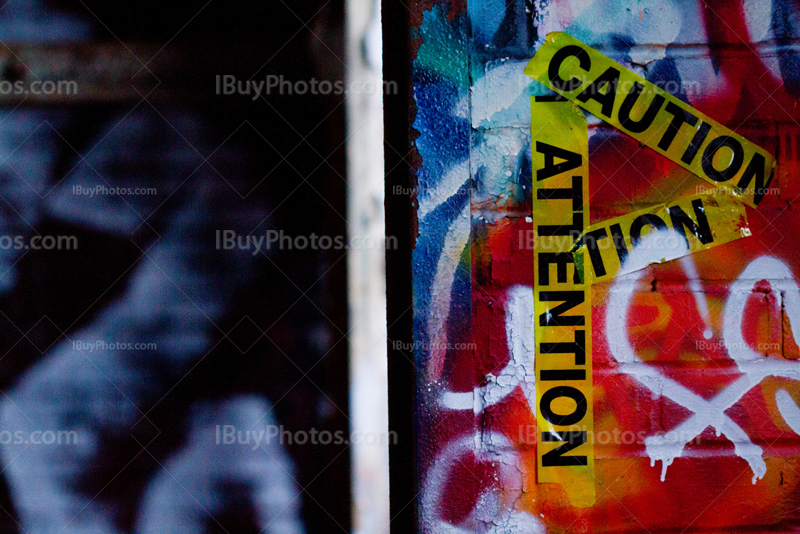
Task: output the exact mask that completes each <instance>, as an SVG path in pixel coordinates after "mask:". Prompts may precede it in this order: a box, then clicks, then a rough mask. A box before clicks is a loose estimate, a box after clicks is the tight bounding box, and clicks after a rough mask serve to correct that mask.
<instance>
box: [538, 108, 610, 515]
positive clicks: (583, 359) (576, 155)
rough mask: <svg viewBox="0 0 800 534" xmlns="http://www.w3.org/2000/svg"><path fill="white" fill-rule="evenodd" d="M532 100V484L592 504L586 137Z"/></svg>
mask: <svg viewBox="0 0 800 534" xmlns="http://www.w3.org/2000/svg"><path fill="white" fill-rule="evenodd" d="M539 99H540V100H539V101H536V97H534V98H533V99H531V118H532V121H531V124H532V126H531V144H532V150H533V160H532V161H533V210H532V211H533V229H534V261H533V265H534V309H535V314H534V320H535V337H536V359H535V362H536V363H535V372H536V422H537V447H536V454H537V461H538V468H537V473H538V476H537V479H538V481H539V482H543V483H557V484H560V485H561V486H562V487H563V489H564V491H565V492H566V494H567V496H568V498H569V500H570V503H571V504H572V505H573V506H576V507H582V508H584V507H587V506H591V505H592V504H593V503H594V501H595V477H594V474H593V471H594V449H593V444H592V441H593V440H592V437H593V429H594V412H593V406H592V334H591V332H592V298H591V285H590V284H589V280H587V279H586V276H585V273H584V270H585V263H586V260H585V257H586V254H584V253H583V251H581V250H578V251H575V252H574V253H573V252H572V249H573V248H574V247H575V246H576V244H580V242H579V237H580V236H581V235H582V234H583V233H584V232H585V231H586V230H587V227H588V224H589V204H588V200H589V187H588V186H589V132H588V125H587V122H586V117H585V116H584V115H583V112H581V111H580V110H579V109H578V108H576V107H575V106H574V105H572V104H571V103H570V102H568V101H566V100H563V99H560V100H555V101H554V100H553V99H552V98H542V97H539Z"/></svg>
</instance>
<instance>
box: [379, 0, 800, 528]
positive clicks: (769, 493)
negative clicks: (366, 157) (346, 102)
mask: <svg viewBox="0 0 800 534" xmlns="http://www.w3.org/2000/svg"><path fill="white" fill-rule="evenodd" d="M409 16H410V20H411V25H412V27H413V28H414V29H413V31H412V35H411V39H412V43H413V46H414V50H415V57H414V59H413V63H412V81H413V107H414V109H413V117H414V118H413V128H414V132H413V139H414V140H413V142H412V144H411V148H412V150H413V151H415V152H416V155H417V158H416V159H415V161H416V167H415V173H414V174H415V179H416V189H415V191H414V192H413V194H414V195H415V199H416V201H417V203H418V208H417V224H418V232H419V233H418V237H417V241H416V246H415V249H414V258H413V262H412V265H413V270H414V284H413V290H414V295H413V296H414V362H415V364H416V368H417V407H416V408H417V409H416V415H415V417H416V420H417V425H416V426H417V429H418V434H417V436H416V438H415V439H416V455H417V460H418V463H417V465H418V476H419V481H420V482H419V484H420V488H418V489H419V490H420V494H419V497H418V499H419V500H418V505H419V525H420V530H421V531H423V532H431V533H440V532H449V533H462V532H463V533H466V532H481V533H484V532H487V533H488V532H497V533H500V532H503V533H505V532H509V533H510V532H520V533H531V532H564V531H570V532H573V531H574V532H601V531H609V532H611V531H614V532H619V531H630V532H642V531H649V532H683V531H684V530H687V529H688V530H692V531H698V532H711V531H719V530H725V529H731V528H739V529H741V530H742V531H747V532H762V531H794V530H795V529H797V530H800V516H798V513H797V509H798V506H797V503H798V502H799V501H800V408H798V403H800V362H797V361H796V360H797V359H798V357H799V356H800V350H799V349H798V339H800V334H795V333H794V332H793V330H794V329H798V330H799V331H800V322H798V321H800V306H798V304H800V289H798V286H800V282H798V276H800V255H798V252H799V251H800V247H798V245H797V242H798V241H797V238H796V232H797V231H798V230H800V216H799V215H798V213H799V212H798V210H797V208H796V203H797V201H798V199H799V198H800V186H798V185H797V184H798V182H797V174H798V173H797V170H798V169H797V167H798V153H799V152H800V141H798V130H799V129H800V111H799V110H798V108H797V104H798V100H799V99H800V55H798V54H800V46H798V40H797V39H798V37H800V4H798V3H797V2H790V1H786V0H773V1H770V0H766V1H738V0H730V1H721V0H717V1H713V2H690V1H686V2H641V3H633V2H619V1H611V2H599V1H597V2H580V3H579V2H567V1H559V0H553V1H549V2H544V1H540V0H535V1H530V0H529V1H524V0H516V1H515V0H510V1H507V2H500V1H495V0H468V1H467V2H466V3H463V2H455V1H453V2H432V1H427V2H416V3H415V4H414V5H412V6H411V12H410V15H409ZM551 31H563V32H567V33H569V34H570V35H572V36H573V37H575V38H577V39H580V40H581V41H583V42H584V43H586V44H588V45H590V46H592V47H594V48H596V49H598V50H600V51H602V52H603V53H604V54H606V55H608V56H609V57H611V58H612V59H614V60H615V61H617V62H619V63H621V64H622V65H624V66H625V67H627V68H629V69H631V70H633V71H635V72H637V73H638V74H640V75H641V76H644V77H646V78H647V79H648V80H650V81H652V82H654V83H657V84H658V85H659V86H661V87H662V88H664V89H665V90H667V91H668V92H670V93H672V94H674V95H675V96H677V97H678V98H680V99H681V100H683V101H685V102H687V103H688V104H690V105H691V106H693V107H694V108H696V109H697V110H699V111H701V112H703V113H705V114H707V115H709V116H710V117H712V118H714V119H715V120H717V121H718V122H720V123H722V124H724V125H726V126H728V127H729V128H731V129H733V130H734V131H735V132H737V133H739V134H740V135H743V136H744V137H746V138H747V139H749V140H750V141H752V142H754V143H756V144H758V145H759V146H761V147H763V148H764V149H766V150H768V151H769V152H770V153H771V154H773V155H774V156H775V157H776V158H777V161H778V166H777V170H776V173H775V179H774V180H773V182H772V184H771V185H770V186H769V187H770V191H769V193H768V195H767V197H766V198H765V200H764V201H763V202H762V203H761V204H760V205H759V207H758V209H752V208H747V216H748V219H749V223H750V228H751V231H752V236H751V237H747V238H744V239H739V240H737V241H734V242H732V243H728V244H726V245H722V246H719V247H716V248H714V249H711V250H708V251H704V252H699V253H695V254H692V255H690V256H687V257H686V258H683V259H681V260H675V261H671V262H667V263H664V264H662V265H657V266H650V267H648V268H646V269H643V270H640V271H637V272H635V273H633V274H632V275H629V276H627V277H624V278H622V277H620V278H617V279H614V280H611V281H609V282H605V283H601V284H598V285H596V286H594V287H593V289H592V328H591V331H592V343H593V350H592V361H593V377H592V380H593V387H594V390H593V398H592V403H593V409H594V429H593V430H594V434H593V437H594V457H595V465H594V472H593V475H594V479H595V480H594V493H595V500H594V503H593V505H591V506H589V507H579V506H576V505H575V503H574V502H572V501H571V499H570V494H569V492H567V491H565V489H564V485H562V484H552V483H551V484H541V483H537V476H536V475H537V473H536V446H537V445H536V435H537V431H536V416H535V414H536V411H535V403H536V375H535V373H534V352H535V350H534V314H533V291H532V289H531V288H532V285H533V283H534V276H533V275H534V273H533V250H532V241H531V239H530V236H531V230H532V228H533V226H532V219H531V216H532V214H531V211H532V202H533V201H532V200H531V181H532V176H531V175H532V168H531V165H532V164H531V134H530V131H531V128H532V127H535V126H536V116H534V117H533V118H531V115H530V106H531V104H530V98H531V96H533V95H537V94H541V95H543V94H547V93H548V90H547V89H546V88H544V87H543V86H541V85H539V84H538V83H536V82H533V81H532V80H531V79H530V78H528V77H527V76H525V75H524V74H523V72H522V71H523V68H524V67H525V65H526V63H527V62H528V60H529V59H530V58H531V57H532V56H533V54H534V53H535V52H536V51H537V50H538V49H539V47H540V46H541V44H542V43H543V41H544V38H545V35H546V34H547V33H548V32H551ZM587 117H588V121H589V154H590V157H589V188H590V194H589V198H588V202H589V213H590V218H591V222H597V221H602V220H604V219H607V218H610V217H615V216H619V215H622V214H625V213H629V212H632V211H636V210H640V209H644V208H647V207H650V206H653V205H657V204H661V203H664V202H666V201H668V200H669V199H673V198H680V197H682V196H687V195H691V194H695V193H697V192H698V191H699V190H701V189H703V188H706V187H707V183H706V182H704V181H702V180H701V179H700V178H697V177H695V176H692V175H690V174H688V173H687V172H686V171H684V170H683V169H681V168H680V167H678V166H677V165H675V164H674V163H672V162H671V161H669V160H668V159H666V158H665V157H663V156H661V155H659V154H656V153H655V152H653V151H650V150H648V149H646V147H645V148H643V147H642V146H641V145H639V143H637V142H636V141H634V140H632V139H631V138H630V137H628V136H626V135H625V134H623V133H621V132H619V131H617V130H615V129H614V128H613V127H611V126H609V125H607V124H605V123H603V122H602V121H600V120H599V119H597V118H595V117H593V116H591V115H588V116H587ZM532 121H533V125H532V124H531V122H532ZM397 194H407V193H406V192H405V191H402V190H398V193H397ZM796 335H797V336H798V338H795V336H796ZM390 341H391V340H390ZM634 360H635V363H636V364H637V365H638V367H636V366H633V367H631V366H627V367H623V366H622V365H621V364H620V362H622V361H634ZM746 361H752V362H754V365H756V367H753V366H752V365H751V366H748V365H746V364H745V363H744V362H746ZM795 365H796V366H797V370H795ZM646 376H651V377H655V378H652V379H647V378H646ZM665 384H671V385H672V386H674V387H671V386H670V387H664V386H665ZM675 391H678V392H679V393H678V394H676V393H675ZM692 399H694V400H692ZM697 399H699V400H697ZM717 430H719V431H717ZM659 436H660V437H661V438H663V439H664V440H667V439H672V437H675V438H676V439H677V440H678V445H675V444H674V443H672V444H671V443H664V442H663V441H659ZM683 442H686V444H685V445H684V446H683V447H681V446H680V445H681V444H683ZM566 483H568V482H566Z"/></svg>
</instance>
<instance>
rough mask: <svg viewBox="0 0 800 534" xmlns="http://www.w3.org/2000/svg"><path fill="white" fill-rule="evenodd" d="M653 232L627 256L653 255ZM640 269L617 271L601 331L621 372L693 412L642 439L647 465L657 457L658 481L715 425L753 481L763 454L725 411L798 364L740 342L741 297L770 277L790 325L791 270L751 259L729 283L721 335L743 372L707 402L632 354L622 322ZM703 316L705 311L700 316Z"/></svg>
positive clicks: (796, 372)
mask: <svg viewBox="0 0 800 534" xmlns="http://www.w3.org/2000/svg"><path fill="white" fill-rule="evenodd" d="M664 233H667V234H669V233H673V234H674V231H672V230H669V231H666V232H664ZM656 235H657V234H656V233H655V232H653V233H651V234H649V235H648V236H647V237H646V238H645V239H644V240H643V241H642V243H641V246H639V247H637V248H635V249H634V250H633V251H632V253H631V255H630V258H629V261H631V263H633V264H634V265H646V264H648V263H652V262H654V261H657V260H658V256H659V255H660V254H661V252H659V251H658V250H657V249H655V248H654V247H653V246H648V241H651V240H654V239H655V236H656ZM683 265H685V263H683ZM642 274H643V271H635V272H632V273H629V274H627V275H624V276H620V277H618V278H617V280H616V281H615V283H614V285H613V287H612V290H611V292H610V296H609V301H608V305H607V308H606V329H607V331H606V335H607V339H608V344H609V349H610V351H611V354H612V355H613V356H614V358H615V359H616V360H617V361H618V362H619V364H620V371H621V372H623V373H626V374H629V375H631V376H633V377H634V378H636V380H638V381H639V382H640V383H642V384H643V385H644V386H645V387H647V388H648V389H649V390H650V391H651V392H652V393H653V394H654V395H658V396H661V395H663V396H665V397H667V398H669V399H670V400H672V401H674V402H677V403H678V404H680V405H681V406H684V407H685V408H688V409H689V410H691V411H692V412H693V415H692V416H691V417H689V418H688V419H687V420H686V421H684V422H683V423H681V424H680V425H678V426H677V427H676V428H675V429H673V430H672V431H670V432H669V433H668V434H666V435H659V436H651V437H649V438H647V439H646V440H645V446H646V448H647V454H648V455H649V456H650V460H651V465H655V462H656V461H657V460H661V462H662V470H661V480H662V481H663V480H665V478H666V474H667V467H669V465H671V464H672V462H673V461H674V460H675V458H677V457H679V456H681V454H682V452H683V449H684V447H685V446H686V444H687V443H688V442H689V441H691V440H692V439H694V437H696V436H697V435H699V434H700V433H701V432H702V431H703V430H705V429H706V428H707V427H709V426H710V427H712V428H714V429H715V430H716V432H717V435H720V434H722V435H724V436H725V437H727V438H728V439H729V440H730V441H731V442H732V443H733V445H734V452H735V454H736V455H737V456H739V457H741V458H743V459H744V460H745V461H747V463H748V465H749V466H750V468H751V470H752V471H753V479H752V481H753V483H754V484H755V482H756V480H758V479H760V478H762V477H763V476H764V475H765V474H766V471H767V466H766V463H765V462H764V459H763V458H762V449H761V447H759V446H757V445H755V444H754V443H753V442H752V441H751V440H750V438H749V436H748V435H747V433H745V431H744V430H743V429H742V428H741V427H740V426H739V425H737V424H736V423H735V422H734V421H733V420H732V419H730V417H728V416H727V415H726V414H725V413H724V412H725V410H727V409H728V408H730V407H731V406H733V405H734V404H736V403H737V402H738V401H739V400H740V399H741V398H742V396H744V394H745V393H747V392H748V391H749V390H750V389H751V388H753V387H754V386H756V385H758V383H759V382H761V380H763V379H764V377H766V376H770V375H771V376H783V377H789V378H795V379H800V366H798V365H797V364H796V363H791V362H786V361H781V360H775V359H767V358H765V357H764V356H763V355H761V354H758V353H756V352H755V351H753V350H752V349H750V348H749V347H748V345H747V344H746V343H745V342H744V338H743V336H742V330H741V327H742V320H743V315H744V305H745V301H746V299H747V297H748V296H749V295H750V293H751V292H752V289H753V287H754V286H755V283H756V282H758V281H760V280H770V282H771V283H772V285H773V288H774V289H778V290H780V291H781V292H782V294H783V295H784V298H785V302H786V311H787V313H788V315H789V317H790V319H791V320H792V323H793V324H794V323H795V319H800V291H799V290H798V287H797V284H796V283H795V281H794V277H793V275H792V273H791V271H790V270H789V269H788V267H786V265H784V264H783V263H782V262H780V261H779V260H776V259H774V258H770V257H761V258H758V259H756V260H754V261H753V262H752V263H751V264H750V265H749V266H748V267H747V269H745V271H744V272H743V273H742V274H741V275H740V276H739V278H738V279H737V280H736V281H735V282H734V283H733V284H732V285H731V288H730V296H729V297H728V301H727V303H726V306H725V312H724V322H723V339H724V341H725V345H726V346H727V347H728V348H729V350H728V353H729V355H730V357H731V358H732V359H733V360H734V361H736V362H737V365H738V367H739V369H740V370H741V372H742V373H744V376H742V377H741V378H739V379H737V380H736V381H735V382H733V383H732V384H731V385H729V386H728V387H726V388H725V389H724V390H723V391H722V392H720V393H719V394H718V395H717V396H716V397H714V398H713V399H711V400H708V401H707V400H705V399H704V398H702V397H700V396H699V395H697V394H695V393H694V392H692V391H691V390H689V389H688V388H686V387H684V386H682V385H681V384H679V383H677V382H675V381H674V380H672V379H670V378H667V377H666V376H664V375H662V374H661V373H660V372H659V371H658V370H657V369H656V368H655V367H652V366H649V365H647V364H646V363H644V362H643V361H642V360H641V359H640V358H639V357H638V356H637V355H636V354H635V353H634V350H633V347H632V346H631V344H630V341H629V340H628V336H627V328H626V323H627V316H628V308H629V306H630V302H631V300H632V298H633V295H634V292H635V289H636V282H638V280H639V279H640V278H641V276H642ZM688 274H689V275H690V278H693V279H696V280H697V287H694V288H692V290H693V291H695V292H697V290H698V289H699V290H700V292H702V286H700V284H699V279H698V277H697V276H696V270H695V269H692V270H691V272H690V273H688ZM690 285H691V282H690ZM706 308H707V307H706ZM701 311H702V308H701ZM707 316H708V315H707V312H706V314H705V317H707ZM706 324H708V323H706ZM799 324H800V323H799ZM785 400H786V399H785V398H784V399H783V401H784V405H785V404H786V403H785ZM795 408H796V407H795ZM779 409H780V410H781V413H782V415H783V417H784V418H787V420H788V419H792V423H790V426H791V425H792V424H795V423H797V424H798V428H800V410H798V411H797V412H791V411H789V410H788V409H787V408H786V407H785V406H784V408H781V403H780V402H779ZM787 413H788V414H789V415H787Z"/></svg>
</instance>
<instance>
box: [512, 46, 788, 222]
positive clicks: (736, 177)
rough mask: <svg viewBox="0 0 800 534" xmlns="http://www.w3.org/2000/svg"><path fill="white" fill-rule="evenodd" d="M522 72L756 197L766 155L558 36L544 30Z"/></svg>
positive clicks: (765, 176)
mask: <svg viewBox="0 0 800 534" xmlns="http://www.w3.org/2000/svg"><path fill="white" fill-rule="evenodd" d="M525 74H527V75H528V76H530V77H532V78H533V79H534V80H536V81H538V82H539V83H541V84H543V85H545V86H547V87H549V88H550V89H552V90H553V91H555V92H557V93H558V94H560V95H562V96H564V97H566V98H567V99H569V100H570V101H572V102H573V103H575V104H576V105H578V106H580V107H582V108H584V109H585V110H587V111H589V112H590V113H592V114H593V115H596V116H597V117H599V118H601V119H603V120H604V121H606V122H608V123H609V124H611V125H613V126H615V127H616V128H618V129H620V130H621V131H623V132H625V133H627V134H628V135H630V136H631V137H633V138H634V139H636V140H637V141H639V142H641V143H642V144H644V145H647V146H648V147H650V148H652V149H653V150H655V151H656V152H658V153H660V154H663V155H664V156H666V157H668V158H669V159H671V160H672V161H674V162H675V163H677V164H678V165H681V166H682V167H684V168H685V169H688V170H689V171H691V172H692V173H694V174H696V175H697V176H699V177H701V178H703V179H705V180H707V181H708V182H710V183H712V184H714V185H715V186H720V187H722V188H725V189H727V190H728V191H729V192H731V193H732V194H733V195H737V196H740V197H742V198H743V199H744V201H745V202H747V203H748V204H749V205H751V206H753V207H755V206H757V205H758V203H759V202H761V200H762V199H763V198H764V194H765V193H766V192H767V189H768V187H769V184H770V182H771V181H772V178H773V176H774V172H775V158H773V157H772V155H770V154H769V153H768V152H767V151H765V150H764V149H762V148H760V147H758V146H757V145H755V144H753V143H751V142H750V141H748V140H747V139H745V138H744V137H742V136H740V135H738V134H735V133H733V132H732V131H731V130H730V129H728V128H726V127H725V126H723V125H721V124H719V123H718V122H716V121H715V120H713V119H711V118H710V117H708V116H707V115H704V114H702V113H700V112H699V111H697V110H696V109H694V108H692V107H691V106H689V105H688V104H686V103H685V102H682V101H681V100H679V99H678V98H676V97H674V96H672V95H671V94H669V93H668V92H666V91H664V90H663V89H660V88H659V87H657V86H656V85H654V84H652V83H650V82H648V81H647V80H645V79H644V78H642V77H641V76H638V75H636V74H635V73H633V72H632V71H630V70H628V69H626V68H625V67H623V66H622V65H620V64H619V63H616V62H614V61H612V60H611V59H609V58H608V57H606V56H604V55H603V54H601V53H600V52H598V51H596V50H594V49H593V48H591V47H590V46H588V45H586V44H584V43H582V42H580V41H578V40H577V39H575V38H573V37H571V36H569V35H567V34H566V33H562V32H553V33H549V34H547V40H546V42H545V44H544V45H542V47H541V48H540V49H539V50H538V51H537V52H536V54H535V55H534V56H533V59H531V61H530V62H529V63H528V65H527V67H525ZM537 120H538V118H537Z"/></svg>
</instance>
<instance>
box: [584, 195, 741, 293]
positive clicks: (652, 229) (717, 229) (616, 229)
mask: <svg viewBox="0 0 800 534" xmlns="http://www.w3.org/2000/svg"><path fill="white" fill-rule="evenodd" d="M651 234H652V235H651ZM749 235H751V233H750V228H749V227H748V224H747V214H746V213H745V207H744V203H743V202H742V201H741V199H740V198H738V197H732V196H731V195H730V194H728V193H727V192H726V191H724V190H721V189H716V190H709V191H706V192H704V193H703V194H700V195H694V196H691V197H686V198H682V199H680V200H677V201H674V202H668V203H666V204H662V205H660V206H656V207H653V208H651V209H648V210H642V211H638V212H635V213H629V214H627V215H623V216H622V217H616V218H613V219H608V220H605V221H603V222H601V223H597V224H593V225H591V226H590V227H589V228H587V230H586V232H584V234H583V235H582V236H581V237H580V239H579V240H578V242H577V243H576V244H575V248H574V251H575V252H576V253H578V254H581V255H582V256H583V257H584V258H586V257H587V256H588V260H589V261H588V262H586V263H585V264H584V269H585V272H586V279H587V280H588V281H589V283H595V282H603V281H605V280H609V279H611V278H614V277H615V276H617V275H620V274H624V273H628V272H631V271H636V270H638V269H642V268H644V267H646V266H647V265H650V264H652V263H662V262H665V261H669V260H674V259H676V258H680V257H682V256H686V255H688V254H691V253H692V252H698V251H700V250H706V249H709V248H711V247H715V246H717V245H722V244H723V243H728V242H730V241H733V240H735V239H739V238H741V237H747V236H749ZM648 236H649V237H648ZM634 247H637V254H636V256H635V257H632V256H631V255H630V252H631V251H632V250H633V249H634Z"/></svg>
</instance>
